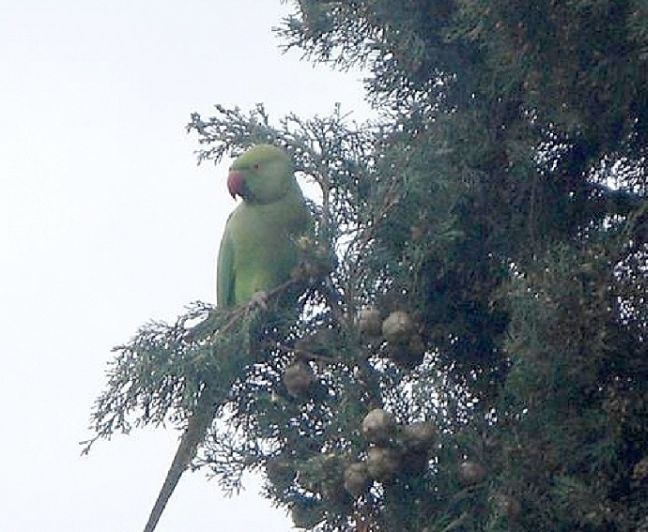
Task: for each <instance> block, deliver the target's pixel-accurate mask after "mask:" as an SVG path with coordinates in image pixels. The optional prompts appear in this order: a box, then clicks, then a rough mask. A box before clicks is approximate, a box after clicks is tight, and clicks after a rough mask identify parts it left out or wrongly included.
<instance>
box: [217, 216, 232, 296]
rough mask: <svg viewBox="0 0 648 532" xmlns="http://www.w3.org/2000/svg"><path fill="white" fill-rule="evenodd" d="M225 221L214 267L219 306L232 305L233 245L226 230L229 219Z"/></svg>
mask: <svg viewBox="0 0 648 532" xmlns="http://www.w3.org/2000/svg"><path fill="white" fill-rule="evenodd" d="M230 218H231V215H230ZM227 222H228V224H226V225H225V231H224V232H223V238H222V240H221V243H220V249H219V251H218V266H217V267H216V304H217V306H219V307H221V308H225V307H231V306H233V305H234V245H233V244H232V237H231V236H230V231H229V230H228V225H229V219H228V220H227Z"/></svg>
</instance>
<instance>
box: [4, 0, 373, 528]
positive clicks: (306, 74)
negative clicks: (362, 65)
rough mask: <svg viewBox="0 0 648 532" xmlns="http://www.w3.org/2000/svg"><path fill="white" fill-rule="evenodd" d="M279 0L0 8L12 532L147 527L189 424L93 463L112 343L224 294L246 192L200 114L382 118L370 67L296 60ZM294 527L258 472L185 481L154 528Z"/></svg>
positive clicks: (145, 436)
mask: <svg viewBox="0 0 648 532" xmlns="http://www.w3.org/2000/svg"><path fill="white" fill-rule="evenodd" d="M287 10H288V7H287V6H286V5H282V4H280V2H279V0H238V1H222V0H220V1H219V0H209V1H207V0H204V1H203V0H184V1H182V2H180V1H171V0H163V1H161V0H155V1H154V0H111V1H109V0H104V1H99V0H76V1H75V0H56V1H54V0H49V1H47V0H0V66H1V67H2V76H0V220H1V223H0V327H1V329H2V340H1V342H2V343H1V346H0V347H1V351H0V353H1V354H0V357H1V361H2V368H1V370H0V410H1V412H2V417H1V419H2V436H1V437H0V450H1V456H2V459H1V462H2V464H3V465H2V468H1V469H2V471H1V472H0V508H1V510H0V530H2V531H7V532H52V531H53V532H59V531H61V532H63V531H64V532H121V531H133V532H137V531H138V530H141V528H142V527H143V525H144V523H145V521H146V517H147V515H148V512H149V510H150V508H151V506H152V504H153V501H154V499H155V496H156V495H157V491H158V489H159V488H160V486H161V483H162V479H163V477H164V475H165V474H166V471H167V468H168V466H169V464H170V461H171V457H172V455H173V452H174V450H175V447H176V445H177V441H178V440H177V438H178V433H177V432H176V431H173V430H171V429H168V430H166V431H165V430H161V429H160V430H145V431H137V432H134V433H133V434H131V435H130V436H119V437H116V438H114V439H113V441H111V442H100V443H99V444H98V445H97V446H96V447H95V448H94V450H93V452H92V453H91V455H90V456H89V457H80V456H79V451H80V448H79V446H78V445H77V442H79V441H80V440H83V439H86V438H87V437H88V436H89V435H90V434H89V432H88V430H87V425H88V419H89V411H90V406H91V403H92V401H93V400H94V398H95V397H96V396H97V394H98V393H99V392H100V390H101V389H102V387H103V385H104V382H105V378H104V371H105V368H106V363H107V361H108V360H109V359H110V358H111V356H112V354H111V353H110V348H111V347H112V346H113V345H115V344H118V343H121V342H124V341H126V340H128V339H129V338H130V337H131V336H132V334H133V333H134V332H135V330H136V329H137V328H138V327H139V326H140V325H141V324H143V323H144V322H146V321H148V320H149V319H152V318H155V319H173V318H174V317H175V316H176V315H177V314H178V313H180V312H182V309H183V306H184V305H185V304H187V303H189V302H191V301H194V300H197V299H200V300H206V301H214V296H215V286H214V285H215V281H214V280H215V259H216V253H217V249H218V243H219V239H220V234H221V231H222V227H223V223H224V221H225V218H226V215H227V213H228V211H229V210H230V209H231V208H232V207H233V205H234V203H233V201H232V200H231V199H230V198H229V196H228V194H227V193H226V190H225V184H224V178H225V176H224V172H225V165H223V166H222V167H220V168H214V167H213V166H212V165H204V166H202V167H196V165H195V156H194V154H193V151H194V150H195V149H196V148H197V143H196V138H195V137H188V136H186V135H185V132H184V126H185V124H186V122H187V121H188V119H189V114H190V113H191V112H192V111H199V112H201V113H202V114H204V115H209V114H210V111H211V106H212V104H214V103H222V104H225V105H229V106H231V105H239V106H241V107H242V108H249V107H250V106H252V105H253V104H254V103H256V102H264V103H265V104H266V106H267V109H268V110H269V111H270V113H271V114H272V116H274V117H276V118H278V117H279V116H281V115H283V114H285V113H287V112H290V111H295V112H297V113H298V114H300V115H302V116H311V115H313V114H316V113H318V114H327V113H328V112H329V111H330V110H331V109H332V108H333V105H334V103H335V102H336V101H339V102H341V103H342V105H343V109H344V110H354V111H355V117H356V118H357V119H362V118H364V117H366V116H367V115H368V113H369V111H368V109H367V106H366V104H365V103H364V102H363V100H362V86H361V83H360V81H359V78H360V76H359V75H358V74H352V73H347V74H342V73H335V72H332V71H330V70H328V69H327V68H325V67H321V66H320V67H318V68H317V69H313V68H312V66H311V65H309V64H307V63H304V62H301V61H299V56H298V54H296V53H295V54H290V55H288V56H284V55H282V54H281V53H280V52H279V50H278V45H279V41H278V40H277V39H276V37H275V36H274V35H273V34H272V33H271V31H270V28H271V27H272V26H273V25H276V24H278V22H279V20H280V18H281V16H282V15H285V14H286V13H287ZM289 529H290V520H289V518H287V517H286V516H285V515H284V513H283V511H280V510H274V509H271V508H270V505H269V504H268V503H267V502H266V501H264V500H263V499H261V498H260V497H259V496H258V495H257V486H256V484H255V481H254V480H253V481H251V482H249V487H248V489H247V490H246V492H245V493H244V494H243V495H241V496H240V497H238V498H234V499H225V498H224V497H223V496H222V495H221V493H220V492H219V490H218V485H217V483H216V482H208V481H207V480H206V479H205V475H204V474H203V473H200V472H199V473H195V474H187V475H186V476H185V477H184V478H183V479H182V481H181V484H180V487H179V488H178V489H177V491H176V493H175V495H174V497H173V499H172V500H171V503H170V504H169V506H168V508H167V511H166V513H165V515H164V516H163V518H162V521H161V523H160V526H159V527H158V530H159V532H165V531H166V532H180V531H185V530H219V531H223V532H228V531H233V532H239V531H243V532H245V531H257V530H263V531H267V532H279V531H285V530H289Z"/></svg>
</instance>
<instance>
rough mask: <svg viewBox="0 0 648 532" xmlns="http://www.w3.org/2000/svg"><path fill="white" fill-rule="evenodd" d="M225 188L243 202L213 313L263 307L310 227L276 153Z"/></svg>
mask: <svg viewBox="0 0 648 532" xmlns="http://www.w3.org/2000/svg"><path fill="white" fill-rule="evenodd" d="M227 188H228V190H229V193H230V194H231V195H232V197H233V198H236V196H240V197H241V198H242V199H243V201H242V203H241V204H240V205H238V207H237V208H236V209H235V210H234V212H232V214H231V215H230V217H229V218H228V220H227V224H226V225H225V231H224V233H223V237H222V240H221V244H220V251H219V254H218V269H217V306H218V307H219V308H232V307H235V306H237V305H242V304H247V303H249V302H251V301H253V300H259V301H261V302H263V301H264V299H265V298H264V295H263V294H265V293H267V291H269V290H272V289H273V288H277V287H278V286H280V285H281V284H282V283H284V282H286V281H287V280H288V279H289V278H290V275H291V271H292V270H293V268H294V267H295V266H296V265H297V263H298V260H299V256H298V255H299V251H298V249H297V246H296V240H297V239H298V238H299V237H300V236H301V235H304V234H306V233H307V232H308V231H309V229H310V227H311V214H310V212H309V210H308V207H307V205H306V203H305V201H304V196H303V194H302V191H301V189H300V187H299V185H298V183H297V180H296V179H295V175H294V169H293V165H292V162H291V160H290V158H289V157H288V155H287V154H286V153H285V152H284V151H283V150H281V149H280V148H277V147H275V146H271V145H268V144H260V145H257V146H253V147H252V148H250V149H248V150H247V151H246V152H245V153H243V154H242V155H241V156H240V157H238V158H237V159H236V160H235V161H234V163H233V164H232V166H231V167H230V170H229V175H228V178H227ZM262 304H263V303H262ZM231 356H236V353H232V354H231ZM210 391H211V390H210V386H209V383H208V382H205V383H203V387H202V391H201V394H200V397H199V399H198V401H197V402H196V406H195V408H194V410H193V412H192V414H191V416H190V417H189V420H188V423H187V428H186V430H185V432H184V434H183V435H182V438H181V440H180V444H179V446H178V450H177V451H176V454H175V456H174V458H173V462H172V464H171V467H170V468H169V471H168V473H167V476H166V478H165V481H164V484H163V486H162V489H161V490H160V493H159V495H158V498H157V500H156V502H155V505H154V507H153V510H152V511H151V514H150V516H149V519H148V522H147V524H146V527H145V528H144V532H153V531H154V530H155V527H156V526H157V523H158V521H159V519H160V516H161V515H162V512H163V511H164V507H165V506H166V504H167V502H168V500H169V498H170V497H171V494H172V493H173V490H174V489H175V487H176V485H177V484H178V481H179V480H180V477H181V476H182V473H183V472H184V470H185V469H187V467H188V466H189V465H190V463H191V461H192V460H193V458H194V456H195V454H196V450H197V448H198V445H200V443H201V442H202V441H203V440H204V438H205V435H206V432H207V429H208V428H209V426H210V425H211V423H212V421H213V417H214V413H215V411H216V408H217V407H218V404H215V401H217V399H216V398H215V397H214V396H213V394H211V393H210Z"/></svg>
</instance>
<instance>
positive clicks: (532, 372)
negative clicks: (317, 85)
mask: <svg viewBox="0 0 648 532" xmlns="http://www.w3.org/2000/svg"><path fill="white" fill-rule="evenodd" d="M293 5H294V7H295V13H294V15H293V16H292V17H290V18H289V19H288V20H286V21H285V23H284V26H283V28H281V29H280V30H279V33H280V35H281V36H282V38H283V39H284V42H285V43H286V46H287V47H299V48H300V49H302V50H303V51H304V53H305V55H307V56H308V57H309V58H310V59H312V60H313V61H316V62H333V63H334V64H336V65H337V66H338V67H342V68H343V67H346V66H350V65H354V64H363V65H365V66H366V67H367V68H368V69H369V71H370V77H369V79H368V80H367V89H368V96H369V98H371V101H372V102H373V104H374V105H375V107H376V111H377V115H378V116H379V118H378V119H377V120H376V121H375V122H372V123H367V124H356V123H353V122H350V121H349V119H348V117H346V116H344V115H343V114H342V113H341V112H340V109H339V108H338V109H335V110H334V112H333V113H332V115H331V116H330V117H325V118H322V117H314V118H310V119H302V118H299V117H296V116H293V115H291V116H288V117H285V118H284V119H282V120H280V121H279V122H278V123H277V124H276V125H275V124H273V123H272V121H271V120H270V118H269V116H268V115H267V114H266V112H265V110H264V108H263V106H261V105H259V106H257V107H256V108H254V109H252V110H251V111H250V112H244V111H241V110H240V109H226V108H224V107H222V106H217V107H216V113H215V115H214V116H213V117H210V118H203V117H202V116H201V115H199V114H194V115H192V118H191V122H190V124H189V126H188V129H189V131H191V132H193V133H195V134H196V135H197V136H198V142H199V143H200V145H201V147H202V150H201V151H200V152H199V160H200V161H207V160H214V161H218V160H220V159H221V158H222V157H224V156H225V155H226V154H228V153H233V154H237V153H239V152H241V151H242V150H243V149H245V148H247V147H248V146H250V145H251V144H254V143H257V142H270V143H275V144H278V145H280V146H282V147H284V148H285V149H286V150H287V151H288V152H289V153H290V154H291V156H292V157H293V159H294V161H295V164H296V168H297V171H298V173H299V175H300V176H301V177H302V178H304V179H305V180H307V181H309V182H311V183H312V184H314V185H315V187H316V189H317V192H316V194H315V200H314V203H313V206H312V207H313V211H314V213H315V215H316V218H317V236H316V239H315V241H314V242H310V243H308V244H309V245H307V246H305V249H307V250H308V252H307V253H305V256H304V260H305V261H306V263H307V264H310V267H304V268H301V269H300V272H301V273H300V277H299V279H298V280H299V282H296V283H295V285H296V286H292V287H291V289H295V291H297V292H300V293H301V294H302V295H301V297H300V298H299V299H298V303H297V304H295V305H285V304H284V305H283V306H282V305H278V306H275V307H274V308H273V310H272V311H270V312H269V313H265V314H251V315H249V314H246V313H245V312H242V311H241V310H240V309H239V310H237V311H235V312H236V313H238V314H236V316H238V317H237V319H236V320H235V323H236V326H233V325H232V326H229V325H228V326H227V327H226V325H227V324H229V323H230V321H228V320H231V319H232V317H231V316H229V315H227V316H226V315H222V314H221V313H220V311H218V310H215V309H211V308H210V307H207V306H202V305H197V306H195V307H192V308H191V309H190V312H189V314H188V315H187V316H185V317H182V318H180V319H179V320H178V322H177V324H175V325H173V326H167V325H163V324H151V325H149V326H147V327H145V328H144V329H142V330H141V331H140V333H139V334H138V335H137V336H136V337H135V339H134V340H133V341H132V342H131V343H129V344H127V345H126V346H124V347H121V348H118V349H117V351H118V353H119V357H118V359H117V361H116V362H115V364H114V365H113V366H112V369H111V372H110V373H109V383H108V389H107V391H106V393H105V394H104V395H102V396H101V397H100V399H99V402H98V403H97V406H96V409H95V413H94V417H93V419H94V428H95V431H96V433H97V437H109V436H110V434H112V433H113V432H114V431H117V430H122V431H128V430H129V429H130V427H131V425H132V424H135V425H137V424H142V423H154V424H159V423H162V422H163V421H164V420H165V419H171V420H172V421H174V422H175V423H178V424H182V422H183V421H184V420H185V418H186V416H187V414H188V412H190V411H191V406H192V405H194V404H195V401H196V398H197V396H198V395H199V393H200V390H201V389H202V386H204V384H205V383H207V382H209V384H210V387H212V386H213V387H214V388H216V389H218V390H220V395H219V397H218V400H217V401H216V402H217V404H215V414H217V416H216V419H215V421H214V423H213V424H212V428H211V432H210V434H209V435H208V437H207V439H206V441H205V442H204V443H203V451H202V455H201V457H200V458H199V459H198V460H196V461H195V464H196V465H204V466H206V467H208V468H210V469H211V471H212V472H213V473H214V474H215V475H216V476H217V478H218V479H219V480H220V482H221V483H222V484H223V485H224V486H225V487H226V488H227V489H230V490H236V489H237V488H238V487H239V483H240V477H241V474H242V472H243V471H244V470H246V469H261V470H263V471H264V472H265V474H266V477H267V484H266V488H265V492H266V495H267V497H269V498H270V499H271V500H273V501H274V502H275V503H276V504H277V505H280V506H284V507H288V508H290V509H291V510H292V515H293V518H294V520H295V522H296V524H299V525H300V526H303V527H305V528H314V529H318V530H323V531H334V530H349V529H352V528H354V527H355V529H357V530H403V531H423V530H425V531H428V532H432V531H438V532H440V531H450V530H465V531H470V530H489V531H499V530H532V529H538V530H565V531H567V530H570V531H571V530H587V531H595V530H601V531H603V530H617V531H629V530H642V529H647V527H648V521H646V518H645V516H646V514H647V513H648V503H647V502H646V501H648V480H647V479H648V474H645V464H646V460H648V444H647V442H648V425H646V423H645V420H646V419H648V400H647V399H646V398H647V397H648V363H647V362H646V361H647V360H648V358H647V355H648V352H647V347H646V338H647V337H648V305H646V293H648V267H647V266H646V265H647V264H648V200H647V199H646V197H647V195H648V176H647V172H646V171H647V168H646V161H647V159H646V148H647V144H648V128H647V124H648V90H647V89H646V87H648V83H647V82H648V60H647V58H648V55H647V54H648V52H647V50H648V48H647V46H648V41H647V35H648V22H647V21H648V16H646V15H647V14H648V13H647V12H646V6H645V2H642V1H639V0H620V1H608V0H569V1H562V2H561V1H549V0H547V1H542V2H529V1H522V2H508V1H504V0H494V1H489V2H485V1H482V0H408V1H403V2H396V1H394V0H352V1H344V2H343V1H335V0H330V1H321V0H299V1H297V2H293ZM311 244H312V245H311ZM331 255H334V260H330V261H329V259H328V258H329V257H331ZM322 257H325V258H326V259H325V260H324V261H322ZM318 261H319V262H318ZM329 262H330V264H329ZM323 263H326V264H325V267H322V266H321V264H323ZM314 264H320V266H313V265H314ZM286 300H288V299H286ZM366 305H371V306H372V307H373V308H375V309H377V311H378V313H379V318H380V320H384V319H385V318H387V317H388V316H389V315H390V314H391V313H392V312H394V311H400V312H405V313H406V314H407V316H409V318H410V320H411V323H412V326H411V327H409V328H408V332H407V334H405V335H401V336H402V337H399V339H398V341H393V340H389V339H388V338H386V337H387V335H386V334H385V335H384V336H380V335H379V334H376V335H374V336H370V335H367V334H365V333H363V332H361V331H360V330H359V328H358V326H357V323H356V316H357V315H358V312H359V311H360V309H362V308H363V307H365V306H366ZM190 319H198V320H206V321H203V324H209V326H207V327H198V329H192V328H191V327H188V326H187V325H186V324H187V323H188V322H189V320H190ZM383 323H384V322H383ZM225 328H226V329H227V330H225V331H224V329H225ZM194 330H198V331H200V332H199V333H197V334H196V333H191V331H194ZM215 331H220V332H215ZM232 353H240V354H241V356H240V357H234V358H233V359H232V358H231V354H232ZM296 360H298V361H302V362H307V363H308V364H309V366H310V368H311V369H312V371H313V373H314V376H315V381H314V382H313V383H311V384H310V385H309V386H308V389H307V390H305V391H304V393H300V394H295V393H290V391H289V390H288V389H287V387H286V384H285V382H284V380H283V378H284V372H285V370H286V368H287V367H289V366H290V365H291V364H293V363H294V362H295V361H296ZM226 361H228V362H227V363H226ZM375 408H383V409H385V410H387V411H389V412H391V413H392V414H393V415H394V417H395V419H396V422H397V423H398V429H397V430H396V433H395V434H393V435H390V436H388V437H386V438H385V439H384V440H385V441H382V442H380V443H371V442H369V441H367V439H366V438H365V437H364V436H363V434H362V431H361V426H362V422H363V419H364V417H365V415H366V414H367V413H368V412H369V411H371V410H373V409H375ZM420 420H426V421H429V422H432V423H433V424H434V425H435V426H436V428H437V437H436V440H435V442H434V444H433V445H432V446H431V447H430V448H427V449H425V450H424V451H422V452H421V451H420V449H419V450H415V449H411V448H408V446H407V440H406V438H405V437H404V434H405V433H406V430H405V427H406V425H409V424H411V423H413V422H415V421H420ZM376 446H377V447H379V448H380V450H381V451H380V452H381V453H383V454H384V455H385V456H389V457H391V459H392V460H395V461H396V462H397V467H396V471H395V473H394V474H393V475H392V476H391V477H389V478H388V476H385V477H383V478H381V479H379V480H376V479H368V480H369V483H370V488H369V489H368V491H367V492H365V493H363V494H361V495H359V496H358V495H356V496H352V495H351V494H350V493H348V492H347V491H346V490H345V488H344V484H343V483H344V472H345V470H346V468H347V467H348V466H349V465H350V464H352V463H356V464H357V463H365V464H366V463H368V461H369V459H370V455H373V456H375V455H376V454H380V453H376V452H375V450H374V451H372V448H373V447H376ZM382 465H385V464H382ZM387 465H389V464H387ZM359 470H362V468H360V469H359ZM361 480H362V479H361ZM642 527H643V528H642Z"/></svg>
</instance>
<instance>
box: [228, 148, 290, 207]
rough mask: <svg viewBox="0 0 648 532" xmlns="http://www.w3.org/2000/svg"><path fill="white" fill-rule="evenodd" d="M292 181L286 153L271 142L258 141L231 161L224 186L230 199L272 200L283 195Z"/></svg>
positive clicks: (265, 201)
mask: <svg viewBox="0 0 648 532" xmlns="http://www.w3.org/2000/svg"><path fill="white" fill-rule="evenodd" d="M294 180H295V177H294V171H293V165H292V162H291V161H290V157H288V154H287V153H286V152H284V151H283V150H282V149H280V148H277V147H276V146H271V145H270V144H258V145H256V146H253V147H252V148H250V149H249V150H247V151H246V152H245V153H243V154H242V155H240V156H239V157H238V158H237V159H236V160H235V161H234V163H233V164H232V166H231V167H230V170H229V176H228V177H227V188H228V190H229V193H230V194H231V195H232V197H233V198H236V196H237V195H238V196H241V197H242V198H243V201H246V202H248V203H272V202H273V201H276V200H278V199H280V198H282V197H283V196H284V195H285V194H286V192H288V189H289V188H290V187H291V185H292V184H293V182H294Z"/></svg>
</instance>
